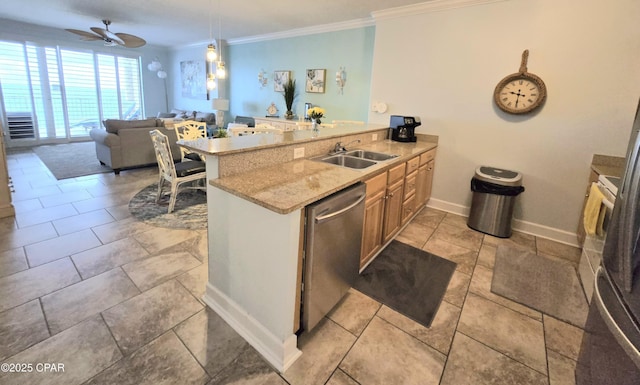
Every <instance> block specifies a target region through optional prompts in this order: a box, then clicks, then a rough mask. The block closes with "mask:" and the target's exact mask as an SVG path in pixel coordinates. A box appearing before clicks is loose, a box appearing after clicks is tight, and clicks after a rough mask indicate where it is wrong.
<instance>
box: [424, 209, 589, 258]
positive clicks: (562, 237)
mask: <svg viewBox="0 0 640 385" xmlns="http://www.w3.org/2000/svg"><path fill="white" fill-rule="evenodd" d="M427 207H431V208H433V209H437V210H442V211H446V212H448V213H452V214H456V215H461V216H463V217H468V216H469V212H470V210H471V208H470V207H467V206H462V205H459V204H455V203H451V202H447V201H443V200H440V199H434V198H431V199H429V202H428V203H427ZM511 228H512V229H513V230H516V231H520V232H522V233H525V234H529V235H533V236H536V237H541V238H546V239H550V240H553V241H556V242H559V243H564V244H566V245H570V246H576V247H580V244H579V243H578V235H577V234H576V233H571V232H568V231H565V230H560V229H556V228H553V227H549V226H544V225H541V224H538V223H533V222H527V221H523V220H520V219H514V220H513V223H512V225H511Z"/></svg>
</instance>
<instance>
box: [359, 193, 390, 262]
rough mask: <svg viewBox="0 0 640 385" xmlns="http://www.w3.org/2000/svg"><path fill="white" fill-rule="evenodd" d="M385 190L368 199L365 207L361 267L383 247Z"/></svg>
mask: <svg viewBox="0 0 640 385" xmlns="http://www.w3.org/2000/svg"><path fill="white" fill-rule="evenodd" d="M385 192H386V191H385V190H383V191H380V192H378V193H377V194H376V195H375V196H373V197H371V199H367V203H366V204H365V207H364V225H363V228H362V250H361V252H360V267H363V266H364V265H365V264H366V263H367V262H369V260H370V259H371V257H373V256H374V255H375V254H376V253H377V252H378V250H380V247H382V220H383V216H384V202H385V199H384V197H385Z"/></svg>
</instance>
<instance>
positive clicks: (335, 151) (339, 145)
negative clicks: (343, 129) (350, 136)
mask: <svg viewBox="0 0 640 385" xmlns="http://www.w3.org/2000/svg"><path fill="white" fill-rule="evenodd" d="M351 143H360V139H356V140H352V141H351V142H349V143H347V144H346V145H345V146H343V145H342V142H338V143H336V145H335V146H333V151H332V153H333V154H338V153H341V152H346V151H347V146H349V145H350V144H351Z"/></svg>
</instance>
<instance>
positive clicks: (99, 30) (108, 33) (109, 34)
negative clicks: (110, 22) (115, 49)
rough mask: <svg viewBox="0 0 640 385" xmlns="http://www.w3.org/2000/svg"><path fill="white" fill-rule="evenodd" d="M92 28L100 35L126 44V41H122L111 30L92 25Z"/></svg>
mask: <svg viewBox="0 0 640 385" xmlns="http://www.w3.org/2000/svg"><path fill="white" fill-rule="evenodd" d="M90 29H91V30H92V31H93V32H95V33H97V34H98V35H100V36H102V37H103V38H104V39H107V40H110V41H113V42H116V43H118V44H120V45H124V41H122V40H121V39H120V38H119V37H118V36H117V35H116V34H115V33H113V32H111V31H109V30H106V29H103V28H98V27H91V28H90Z"/></svg>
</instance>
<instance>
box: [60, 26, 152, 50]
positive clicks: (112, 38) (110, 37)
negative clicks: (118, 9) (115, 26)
mask: <svg viewBox="0 0 640 385" xmlns="http://www.w3.org/2000/svg"><path fill="white" fill-rule="evenodd" d="M102 22H103V23H104V26H105V28H99V27H91V28H90V29H91V30H92V31H93V33H92V32H86V31H81V30H79V29H65V31H69V32H71V33H75V34H76V35H80V36H82V37H83V39H82V40H102V41H104V45H106V46H109V47H112V46H115V45H121V46H124V47H127V48H138V47H142V46H143V45H145V44H147V42H146V41H145V40H144V39H142V38H139V37H138V36H134V35H129V34H128V33H120V32H118V33H113V32H111V31H109V25H111V20H102Z"/></svg>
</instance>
